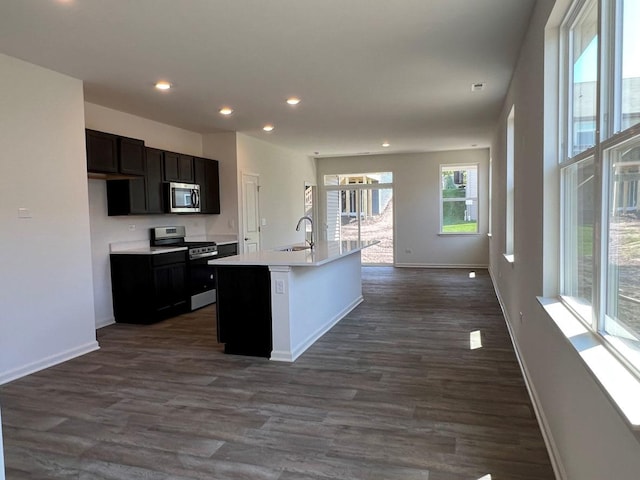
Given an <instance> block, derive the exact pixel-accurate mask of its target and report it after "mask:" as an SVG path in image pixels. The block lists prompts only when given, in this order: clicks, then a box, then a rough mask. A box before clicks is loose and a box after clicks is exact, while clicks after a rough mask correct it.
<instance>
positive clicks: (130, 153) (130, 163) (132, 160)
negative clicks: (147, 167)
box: [118, 137, 145, 176]
mask: <svg viewBox="0 0 640 480" xmlns="http://www.w3.org/2000/svg"><path fill="white" fill-rule="evenodd" d="M118 152H119V155H120V173H123V174H127V175H140V176H142V175H144V173H145V172H144V141H143V140H137V139H135V138H127V137H120V138H118Z"/></svg>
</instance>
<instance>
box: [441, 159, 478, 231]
mask: <svg viewBox="0 0 640 480" xmlns="http://www.w3.org/2000/svg"><path fill="white" fill-rule="evenodd" d="M440 206H441V208H440V232H441V233H478V165H441V166H440Z"/></svg>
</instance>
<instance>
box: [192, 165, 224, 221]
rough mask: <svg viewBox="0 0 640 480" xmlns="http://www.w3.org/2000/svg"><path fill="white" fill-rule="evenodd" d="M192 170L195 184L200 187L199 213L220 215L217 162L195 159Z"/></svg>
mask: <svg viewBox="0 0 640 480" xmlns="http://www.w3.org/2000/svg"><path fill="white" fill-rule="evenodd" d="M193 170H194V179H195V183H197V184H198V185H200V213H220V186H219V181H218V161H217V160H209V159H208V158H198V157H195V158H194V159H193Z"/></svg>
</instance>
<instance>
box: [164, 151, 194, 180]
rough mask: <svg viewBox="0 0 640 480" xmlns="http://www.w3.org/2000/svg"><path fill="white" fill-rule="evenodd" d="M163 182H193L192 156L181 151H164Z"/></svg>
mask: <svg viewBox="0 0 640 480" xmlns="http://www.w3.org/2000/svg"><path fill="white" fill-rule="evenodd" d="M164 180H165V182H184V183H193V157H191V156H189V155H182V154H181V153H173V152H164Z"/></svg>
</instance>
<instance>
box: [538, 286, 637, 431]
mask: <svg viewBox="0 0 640 480" xmlns="http://www.w3.org/2000/svg"><path fill="white" fill-rule="evenodd" d="M538 302H539V303H540V305H542V308H543V309H544V310H545V312H546V313H547V315H548V316H549V318H551V320H552V321H553V323H555V324H556V326H557V327H558V329H559V330H560V332H561V333H562V335H563V336H564V338H565V339H566V340H567V342H568V343H569V344H570V345H571V347H572V348H573V350H574V351H575V352H576V354H577V355H578V356H579V357H580V359H581V360H582V362H583V363H584V365H585V366H586V368H587V371H589V372H590V373H591V376H592V377H593V378H594V380H595V381H596V382H597V383H598V385H599V387H600V389H601V390H602V392H603V393H604V394H605V396H606V397H607V398H608V399H609V400H610V401H611V403H612V404H613V406H614V407H615V408H616V410H617V411H618V412H619V413H620V414H621V416H622V417H623V419H624V420H625V423H626V424H627V425H628V426H629V427H630V428H631V429H632V430H634V431H640V402H638V398H640V379H638V378H637V377H636V376H635V375H634V374H633V373H632V372H631V371H630V370H629V369H628V368H627V367H626V365H625V364H624V363H623V362H621V361H620V360H619V359H618V358H617V357H616V355H615V354H613V353H612V352H610V351H609V349H608V348H607V346H606V344H605V342H604V341H603V339H602V337H600V335H598V334H596V333H595V332H593V331H591V330H590V329H589V327H588V326H587V325H585V324H584V323H583V322H581V321H580V320H578V318H577V317H576V316H575V315H574V314H573V313H572V312H571V311H570V310H569V309H568V308H567V307H565V306H564V304H563V303H562V302H561V301H560V300H559V299H557V298H544V297H538Z"/></svg>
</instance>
